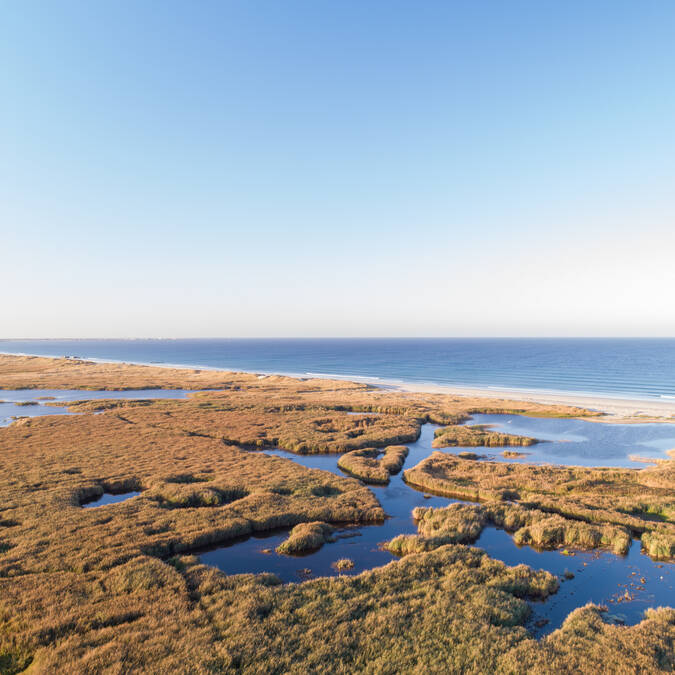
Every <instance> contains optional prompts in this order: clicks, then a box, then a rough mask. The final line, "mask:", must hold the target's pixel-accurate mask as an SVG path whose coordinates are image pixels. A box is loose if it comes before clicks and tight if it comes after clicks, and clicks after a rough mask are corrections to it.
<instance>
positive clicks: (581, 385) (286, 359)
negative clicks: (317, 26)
mask: <svg viewBox="0 0 675 675" xmlns="http://www.w3.org/2000/svg"><path fill="white" fill-rule="evenodd" d="M0 352H7V353H23V354H37V355H42V356H65V355H69V356H79V357H82V358H95V359H101V360H115V361H130V362H136V363H154V364H158V365H170V364H173V365H180V366H195V367H202V368H222V369H225V370H240V371H254V372H263V373H285V374H292V375H300V376H308V375H319V376H331V377H335V376H337V377H345V378H348V379H362V378H363V379H366V380H367V381H371V382H372V383H373V384H378V383H381V384H386V383H388V382H399V383H401V382H409V383H416V384H426V383H429V384H438V385H456V386H467V387H471V386H474V387H490V388H494V389H495V390H496V391H499V389H500V388H505V389H525V390H535V391H541V390H546V391H560V392H575V393H594V394H604V395H609V396H616V397H621V398H644V399H660V398H663V399H669V398H672V399H675V339H656V338H655V339H642V338H640V339H638V338H635V339H632V338H631V339H618V338H617V339H605V338H593V339H586V338H569V339H557V338H555V339H554V338H538V339H515V338H514V339H510V338H501V339H491V338H490V339H488V338H484V339H463V338H438V339H436V338H425V339H417V338H416V339H404V338H396V339H394V338H391V339H389V338H387V339H381V338H358V339H190V340H0Z"/></svg>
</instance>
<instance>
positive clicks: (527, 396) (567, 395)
mask: <svg viewBox="0 0 675 675" xmlns="http://www.w3.org/2000/svg"><path fill="white" fill-rule="evenodd" d="M0 355H6V356H21V357H35V358H47V359H64V360H80V361H90V362H92V363H98V364H116V365H132V366H143V367H149V368H162V369H179V370H195V369H199V370H207V371H210V372H214V373H243V374H247V375H257V376H265V377H268V376H282V377H291V378H296V379H302V380H306V379H320V380H328V381H330V380H335V381H340V382H355V383H359V384H366V385H369V386H371V387H375V388H377V389H382V390H385V391H399V392H402V393H414V394H443V395H452V396H466V397H479V398H489V399H500V400H508V401H523V402H528V403H541V404H546V405H569V406H577V407H580V408H585V409H588V410H592V411H598V412H602V413H604V415H605V417H603V418H590V419H593V421H597V422H624V423H625V422H631V423H641V422H642V423H652V422H655V421H658V422H664V423H675V400H673V401H670V400H668V401H664V400H660V399H647V398H629V397H625V398H624V397H620V396H613V395H610V394H606V393H597V394H595V393H590V392H563V391H554V390H536V389H529V390H526V389H509V388H508V387H501V386H500V387H498V388H490V387H478V386H464V385H444V384H436V383H432V382H425V383H421V382H420V383H417V382H406V381H398V380H386V379H383V378H380V377H376V376H359V375H335V374H330V373H314V372H306V373H291V372H268V371H262V370H240V369H236V370H235V369H227V368H222V367H216V366H204V365H200V364H177V363H152V362H147V361H120V360H116V359H102V358H97V357H80V356H77V357H75V356H70V357H68V358H67V359H66V357H64V356H63V355H61V356H58V355H54V356H47V355H42V354H28V353H20V352H0Z"/></svg>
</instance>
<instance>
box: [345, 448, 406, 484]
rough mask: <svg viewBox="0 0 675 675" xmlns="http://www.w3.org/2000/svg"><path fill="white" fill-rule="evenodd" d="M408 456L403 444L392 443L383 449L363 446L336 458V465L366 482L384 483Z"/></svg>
mask: <svg viewBox="0 0 675 675" xmlns="http://www.w3.org/2000/svg"><path fill="white" fill-rule="evenodd" d="M407 456H408V448H407V447H406V446H405V445H393V446H389V447H387V448H385V449H384V452H382V451H380V450H378V449H377V448H365V449H363V450H353V451H352V452H348V453H346V454H344V455H342V457H340V459H339V460H338V466H339V467H340V468H341V469H342V470H343V471H345V472H347V473H349V474H351V475H352V476H355V477H356V478H360V479H361V480H362V481H364V482H366V483H379V484H386V483H388V482H389V477H390V476H392V475H394V474H397V473H398V472H399V471H400V470H401V469H402V468H403V464H404V462H405V458H406V457H407Z"/></svg>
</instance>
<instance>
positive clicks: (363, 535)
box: [199, 415, 675, 636]
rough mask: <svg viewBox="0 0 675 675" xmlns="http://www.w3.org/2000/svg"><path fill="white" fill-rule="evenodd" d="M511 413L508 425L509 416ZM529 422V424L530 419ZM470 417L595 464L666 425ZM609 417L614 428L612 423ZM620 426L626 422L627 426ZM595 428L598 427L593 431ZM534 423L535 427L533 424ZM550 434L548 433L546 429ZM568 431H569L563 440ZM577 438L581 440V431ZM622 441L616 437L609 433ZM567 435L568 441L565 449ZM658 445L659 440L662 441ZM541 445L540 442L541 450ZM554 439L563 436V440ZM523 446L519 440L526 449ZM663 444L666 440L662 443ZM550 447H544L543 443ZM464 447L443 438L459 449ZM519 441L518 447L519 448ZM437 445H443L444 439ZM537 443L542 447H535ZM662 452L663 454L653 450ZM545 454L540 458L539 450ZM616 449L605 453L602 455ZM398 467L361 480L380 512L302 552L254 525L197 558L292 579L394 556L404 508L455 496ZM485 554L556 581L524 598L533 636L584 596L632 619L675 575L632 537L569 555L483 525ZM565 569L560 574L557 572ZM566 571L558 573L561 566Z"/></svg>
mask: <svg viewBox="0 0 675 675" xmlns="http://www.w3.org/2000/svg"><path fill="white" fill-rule="evenodd" d="M514 422H515V425H514ZM531 422H532V424H530V423H531ZM469 423H470V424H494V425H495V428H497V425H500V426H499V429H500V430H501V429H502V428H504V429H505V430H506V431H508V432H511V433H521V434H522V433H526V434H529V435H532V436H536V437H537V436H538V437H540V438H541V437H542V436H543V435H546V436H547V437H548V438H549V439H550V440H549V441H548V442H546V443H541V444H539V445H536V446H532V447H533V448H536V449H537V456H536V457H535V455H534V453H533V455H531V456H529V457H528V458H527V459H528V460H530V461H532V459H534V460H535V461H549V462H553V461H555V463H558V464H581V463H582V462H580V461H577V460H578V458H579V457H580V456H581V457H587V458H588V464H591V465H593V464H595V465H598V464H599V465H602V464H603V461H602V460H603V458H604V459H607V463H608V464H611V465H633V463H632V462H630V460H627V456H628V454H630V453H632V452H634V450H635V449H634V447H633V446H632V445H631V443H633V442H638V441H639V440H644V439H645V436H644V435H643V436H642V437H641V436H640V433H639V431H640V430H639V429H635V427H636V426H637V427H641V428H642V430H643V431H644V427H649V428H650V429H649V430H648V434H646V435H647V439H648V440H654V438H655V437H654V436H650V435H649V434H654V435H656V436H657V435H658V432H657V430H655V429H651V427H657V428H659V430H660V433H661V434H662V435H663V438H667V436H668V434H669V433H672V432H670V431H669V428H668V427H666V428H664V426H665V425H654V424H651V425H609V424H597V423H592V422H585V423H584V425H582V426H579V425H578V424H577V423H578V420H558V419H554V420H552V419H529V418H522V417H518V416H515V415H476V416H475V417H474V419H473V420H472V421H471V422H469ZM617 426H620V427H623V429H616V427H617ZM626 427H628V429H626ZM437 428H438V427H437V426H435V425H432V424H426V425H424V426H423V427H422V432H421V435H420V437H419V439H418V440H417V442H415V443H410V444H408V447H409V448H410V452H409V454H408V457H407V459H406V462H405V466H404V468H409V467H412V466H415V465H416V464H417V463H419V462H420V461H421V460H423V459H424V458H425V457H428V456H429V454H431V452H432V448H431V442H432V440H433V437H434V431H435V429H437ZM596 430H597V431H596ZM605 430H608V431H609V438H605V439H604V440H603V442H602V444H601V447H600V461H596V462H593V461H592V457H593V448H594V447H596V442H597V438H598V437H601V436H602V433H603V432H604V431H605ZM542 432H543V433H542ZM554 436H555V438H554ZM572 438H574V440H572ZM582 438H583V440H582ZM620 440H621V441H622V442H618V441H620ZM570 444H575V447H572V448H571V449H570ZM664 445H665V443H664ZM541 446H545V447H544V450H543V451H541ZM557 446H562V449H560V448H558V447H557ZM532 447H528V448H525V449H524V450H526V451H530V450H531V449H532ZM668 447H670V446H668ZM552 448H553V449H554V450H553V451H551V449H552ZM464 449H466V448H452V452H461V451H462V450H464ZM470 449H471V450H473V451H477V452H479V453H481V454H488V455H495V458H496V457H501V455H499V454H498V453H497V452H496V449H495V448H470ZM518 449H520V448H518ZM446 451H449V450H448V449H446ZM540 451H541V452H540ZM265 452H266V453H267V454H270V455H276V456H278V457H285V458H288V459H291V460H293V461H295V462H298V463H299V464H302V465H303V466H306V467H310V468H315V469H323V470H326V471H331V472H332V473H334V474H337V475H340V476H343V475H345V474H344V473H343V472H342V471H341V470H340V469H339V468H338V466H337V461H338V458H339V455H296V454H294V453H291V452H287V451H285V450H268V451H265ZM661 456H663V454H662V453H661ZM546 457H548V460H545V459H544V458H546ZM610 457H613V458H615V459H614V460H613V461H610V460H609V459H608V458H610ZM402 476H403V472H401V473H399V474H398V475H396V476H392V478H391V482H390V483H389V485H387V486H369V487H370V488H371V489H372V490H373V492H374V493H375V495H376V496H377V497H378V499H379V501H380V503H381V505H382V507H383V509H384V511H385V513H386V514H387V515H388V516H389V517H388V518H387V519H386V520H385V521H384V522H383V523H378V524H373V525H360V526H353V525H350V526H346V527H344V528H342V529H341V530H339V531H338V532H337V533H336V535H337V536H336V541H334V542H332V543H327V544H325V545H324V546H323V547H322V548H321V549H319V550H318V551H315V552H311V553H308V554H307V555H302V556H288V555H281V554H278V553H276V551H275V550H274V549H275V548H276V547H277V546H278V545H279V544H280V543H281V542H282V541H284V539H286V537H287V536H288V529H284V530H276V531H272V532H264V533H258V534H256V535H253V536H250V537H248V538H243V539H240V540H236V541H232V542H229V543H228V544H227V545H225V546H219V547H216V548H212V549H210V550H207V551H204V552H202V553H201V554H200V555H199V558H200V560H201V562H203V563H205V564H208V565H214V566H215V567H218V568H219V569H221V570H222V571H223V572H225V573H227V574H244V573H260V572H273V573H274V574H276V575H277V576H279V578H281V579H282V581H284V582H294V581H295V582H297V581H302V580H305V579H310V578H313V577H318V576H334V575H336V574H338V572H337V571H336V570H335V569H334V568H333V567H332V564H333V563H334V562H335V561H336V560H338V559H340V558H350V559H351V560H353V561H354V567H353V569H350V570H347V571H343V572H341V574H350V575H354V574H359V573H361V572H363V571H365V570H368V569H372V568H373V567H378V566H380V565H384V564H386V563H388V562H390V561H392V560H395V559H396V557H395V556H394V555H393V554H391V553H389V552H388V551H385V550H382V548H381V544H382V543H383V542H385V541H388V540H390V539H393V538H394V537H395V536H397V535H399V534H414V533H416V532H417V527H416V525H415V522H414V521H413V518H412V510H413V509H414V508H415V507H416V506H433V507H442V506H447V505H448V504H451V503H453V502H457V501H460V500H456V499H449V498H446V497H441V496H437V495H432V494H429V493H424V492H421V491H418V490H417V489H414V488H412V487H410V486H408V485H407V484H406V483H405V482H404V481H403V477H402ZM474 545H475V546H477V547H479V548H481V549H483V550H484V551H486V552H487V553H488V555H490V556H491V557H492V558H495V559H497V560H501V561H503V562H504V563H506V564H508V565H518V564H521V563H525V564H527V565H529V566H531V567H533V568H534V569H545V570H548V571H549V572H550V573H552V574H554V575H556V576H557V577H558V578H559V579H560V589H559V590H558V592H557V593H555V594H554V595H553V596H551V597H550V598H548V599H547V600H545V601H532V602H531V603H530V604H531V607H532V609H533V612H532V616H531V617H530V620H529V622H528V628H529V629H530V631H531V632H532V633H533V634H534V635H537V636H541V635H544V634H547V633H549V632H551V631H552V630H554V629H556V628H558V627H559V626H560V625H561V624H562V622H563V621H564V619H565V618H566V617H567V615H568V614H569V613H570V612H571V611H573V610H574V609H576V608H577V607H582V606H583V605H585V604H587V603H589V602H593V603H595V604H602V605H606V606H607V607H608V608H609V613H608V616H609V617H610V620H614V621H618V622H623V623H628V624H632V623H637V622H638V621H640V620H641V619H642V615H643V612H644V610H645V609H647V608H648V607H658V606H666V605H668V606H675V575H674V574H673V567H674V566H673V565H672V564H668V563H659V562H655V561H653V560H651V559H650V558H649V557H648V556H646V555H644V554H643V553H642V552H641V544H640V542H639V541H633V544H632V546H631V548H630V551H629V553H628V554H627V555H626V556H618V555H615V554H614V553H610V552H606V551H590V552H583V551H574V550H571V549H570V550H569V551H568V553H569V555H567V554H565V553H563V552H562V551H561V550H554V551H537V550H535V549H533V548H531V547H527V546H524V547H520V546H517V545H516V544H515V542H514V540H513V537H512V536H511V535H510V534H508V533H507V532H505V531H504V530H500V529H498V528H496V527H493V526H489V527H486V528H485V529H484V530H483V532H482V533H481V535H480V537H479V538H478V540H477V541H476V542H475V544H474ZM566 573H567V575H566ZM571 575H574V576H573V577H572V578H569V579H566V578H565V577H566V576H571Z"/></svg>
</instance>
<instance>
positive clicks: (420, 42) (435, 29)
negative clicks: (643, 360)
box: [0, 0, 675, 338]
mask: <svg viewBox="0 0 675 675" xmlns="http://www.w3.org/2000/svg"><path fill="white" fill-rule="evenodd" d="M674 34H675V5H674V4H673V3H671V2H667V1H665V0H657V1H655V2H650V3H635V2H628V1H626V0H619V1H618V2H617V1H613V2H609V1H608V0H599V1H598V2H594V3H584V2H581V1H580V0H574V1H572V2H566V3H542V2H535V1H534V0H532V1H529V2H525V1H522V0H515V1H514V2H509V3H500V2H496V1H493V2H487V1H479V2H468V1H465V2H454V3H445V2H440V1H431V2H427V3H423V4H420V3H413V2H400V1H394V2H387V3H377V2H371V3H363V2H358V1H357V0H346V1H344V2H339V3H322V2H314V1H311V0H305V1H302V2H301V1H298V0H289V1H288V2H284V3H279V2H273V1H272V0H262V1H261V2H255V3H251V2H244V1H243V0H237V1H232V2H227V3H224V2H218V1H216V0H205V1H204V2H200V3H181V2H173V1H169V2H164V3H152V2H131V1H129V0H125V1H122V2H116V3H90V2H84V1H66V0H64V1H61V2H47V1H46V0H45V1H41V2H38V1H34V0H26V1H25V2H13V3H4V4H3V7H2V20H1V21H0V60H1V61H2V63H3V68H2V70H0V87H1V92H2V100H3V105H2V106H0V144H1V146H2V149H3V150H2V153H1V154H0V228H1V232H0V234H1V238H0V241H1V251H2V257H1V260H2V263H1V264H0V284H2V288H3V294H2V299H3V313H2V322H1V324H0V325H1V328H0V337H6V338H9V337H15V338H18V337H124V336H133V337H145V336H150V337H154V336H164V337H188V336H189V337H194V336H202V337H209V336H232V337H238V336H521V335H522V336H539V335H542V336H544V335H551V336H552V335H555V336H572V335H575V336H576V335H580V336H596V335H597V336H612V335H617V336H632V335H640V336H649V335H651V336H672V335H675V312H674V311H673V303H672V299H671V295H672V291H673V289H675V265H674V264H673V260H674V259H675V189H673V187H674V180H673V179H674V177H675V133H674V132H675V88H674V87H673V86H672V85H673V77H674V75H675V51H674V50H673V46H672V36H673V35H674Z"/></svg>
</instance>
